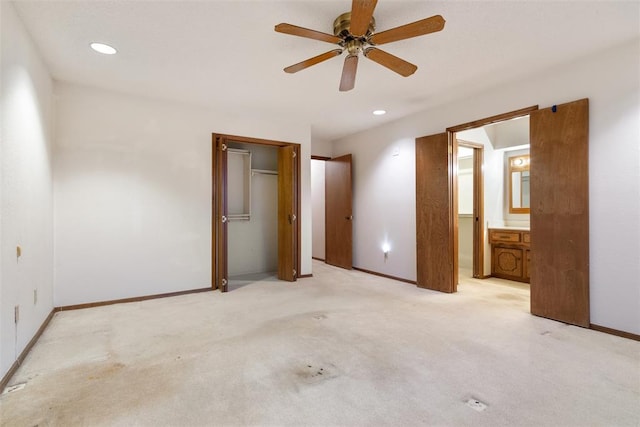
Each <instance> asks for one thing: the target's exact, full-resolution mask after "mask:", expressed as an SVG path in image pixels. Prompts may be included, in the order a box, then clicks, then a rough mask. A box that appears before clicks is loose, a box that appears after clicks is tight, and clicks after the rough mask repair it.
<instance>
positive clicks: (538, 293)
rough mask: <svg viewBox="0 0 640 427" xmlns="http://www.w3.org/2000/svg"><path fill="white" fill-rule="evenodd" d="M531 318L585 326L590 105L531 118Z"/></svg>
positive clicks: (579, 103) (553, 110)
mask: <svg viewBox="0 0 640 427" xmlns="http://www.w3.org/2000/svg"><path fill="white" fill-rule="evenodd" d="M530 133H531V135H530V136H531V313H532V314H535V315H537V316H542V317H547V318H550V319H555V320H560V321H562V322H566V323H571V324H574V325H579V326H584V327H589V143H588V142H589V100H587V99H583V100H580V101H575V102H571V103H568V104H562V105H558V106H554V107H552V108H545V109H543V110H538V111H534V112H533V113H531V127H530Z"/></svg>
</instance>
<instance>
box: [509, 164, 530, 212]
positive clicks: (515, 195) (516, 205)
mask: <svg viewBox="0 0 640 427" xmlns="http://www.w3.org/2000/svg"><path fill="white" fill-rule="evenodd" d="M529 164H530V160H529V155H528V154H527V155H522V156H514V157H509V213H517V214H528V213H529V212H530V207H531V199H530V187H529V179H530V177H531V172H530V170H529Z"/></svg>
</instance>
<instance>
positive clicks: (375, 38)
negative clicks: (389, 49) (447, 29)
mask: <svg viewBox="0 0 640 427" xmlns="http://www.w3.org/2000/svg"><path fill="white" fill-rule="evenodd" d="M444 23H445V20H444V18H443V17H442V16H440V15H435V16H432V17H430V18H426V19H422V20H420V21H416V22H413V23H411V24H406V25H401V26H400V27H396V28H392V29H390V30H386V31H382V32H381V33H376V34H374V35H372V36H371V37H370V38H369V43H370V44H378V45H379V44H385V43H391V42H396V41H398V40H404V39H409V38H411V37H418V36H423V35H425V34H429V33H435V32H437V31H441V30H442V29H443V28H444Z"/></svg>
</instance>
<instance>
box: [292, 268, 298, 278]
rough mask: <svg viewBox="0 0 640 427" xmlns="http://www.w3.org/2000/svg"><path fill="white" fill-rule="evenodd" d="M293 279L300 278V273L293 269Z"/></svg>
mask: <svg viewBox="0 0 640 427" xmlns="http://www.w3.org/2000/svg"><path fill="white" fill-rule="evenodd" d="M293 277H298V272H297V271H296V270H295V268H294V269H293Z"/></svg>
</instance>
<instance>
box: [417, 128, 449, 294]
mask: <svg viewBox="0 0 640 427" xmlns="http://www.w3.org/2000/svg"><path fill="white" fill-rule="evenodd" d="M453 164H454V162H453V147H451V146H450V144H449V140H448V136H447V134H446V133H441V134H438V135H432V136H425V137H422V138H418V139H416V239H417V247H416V252H417V268H418V271H417V284H418V286H419V287H421V288H427V289H433V290H436V291H441V292H455V291H456V283H457V277H456V276H457V272H456V271H455V270H457V265H456V262H455V256H454V254H455V247H454V242H455V241H456V240H457V236H456V235H455V234H456V233H455V227H454V223H453V212H454V211H455V210H454V208H455V205H454V203H455V202H456V201H455V200H454V197H453V170H452V165H453Z"/></svg>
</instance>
